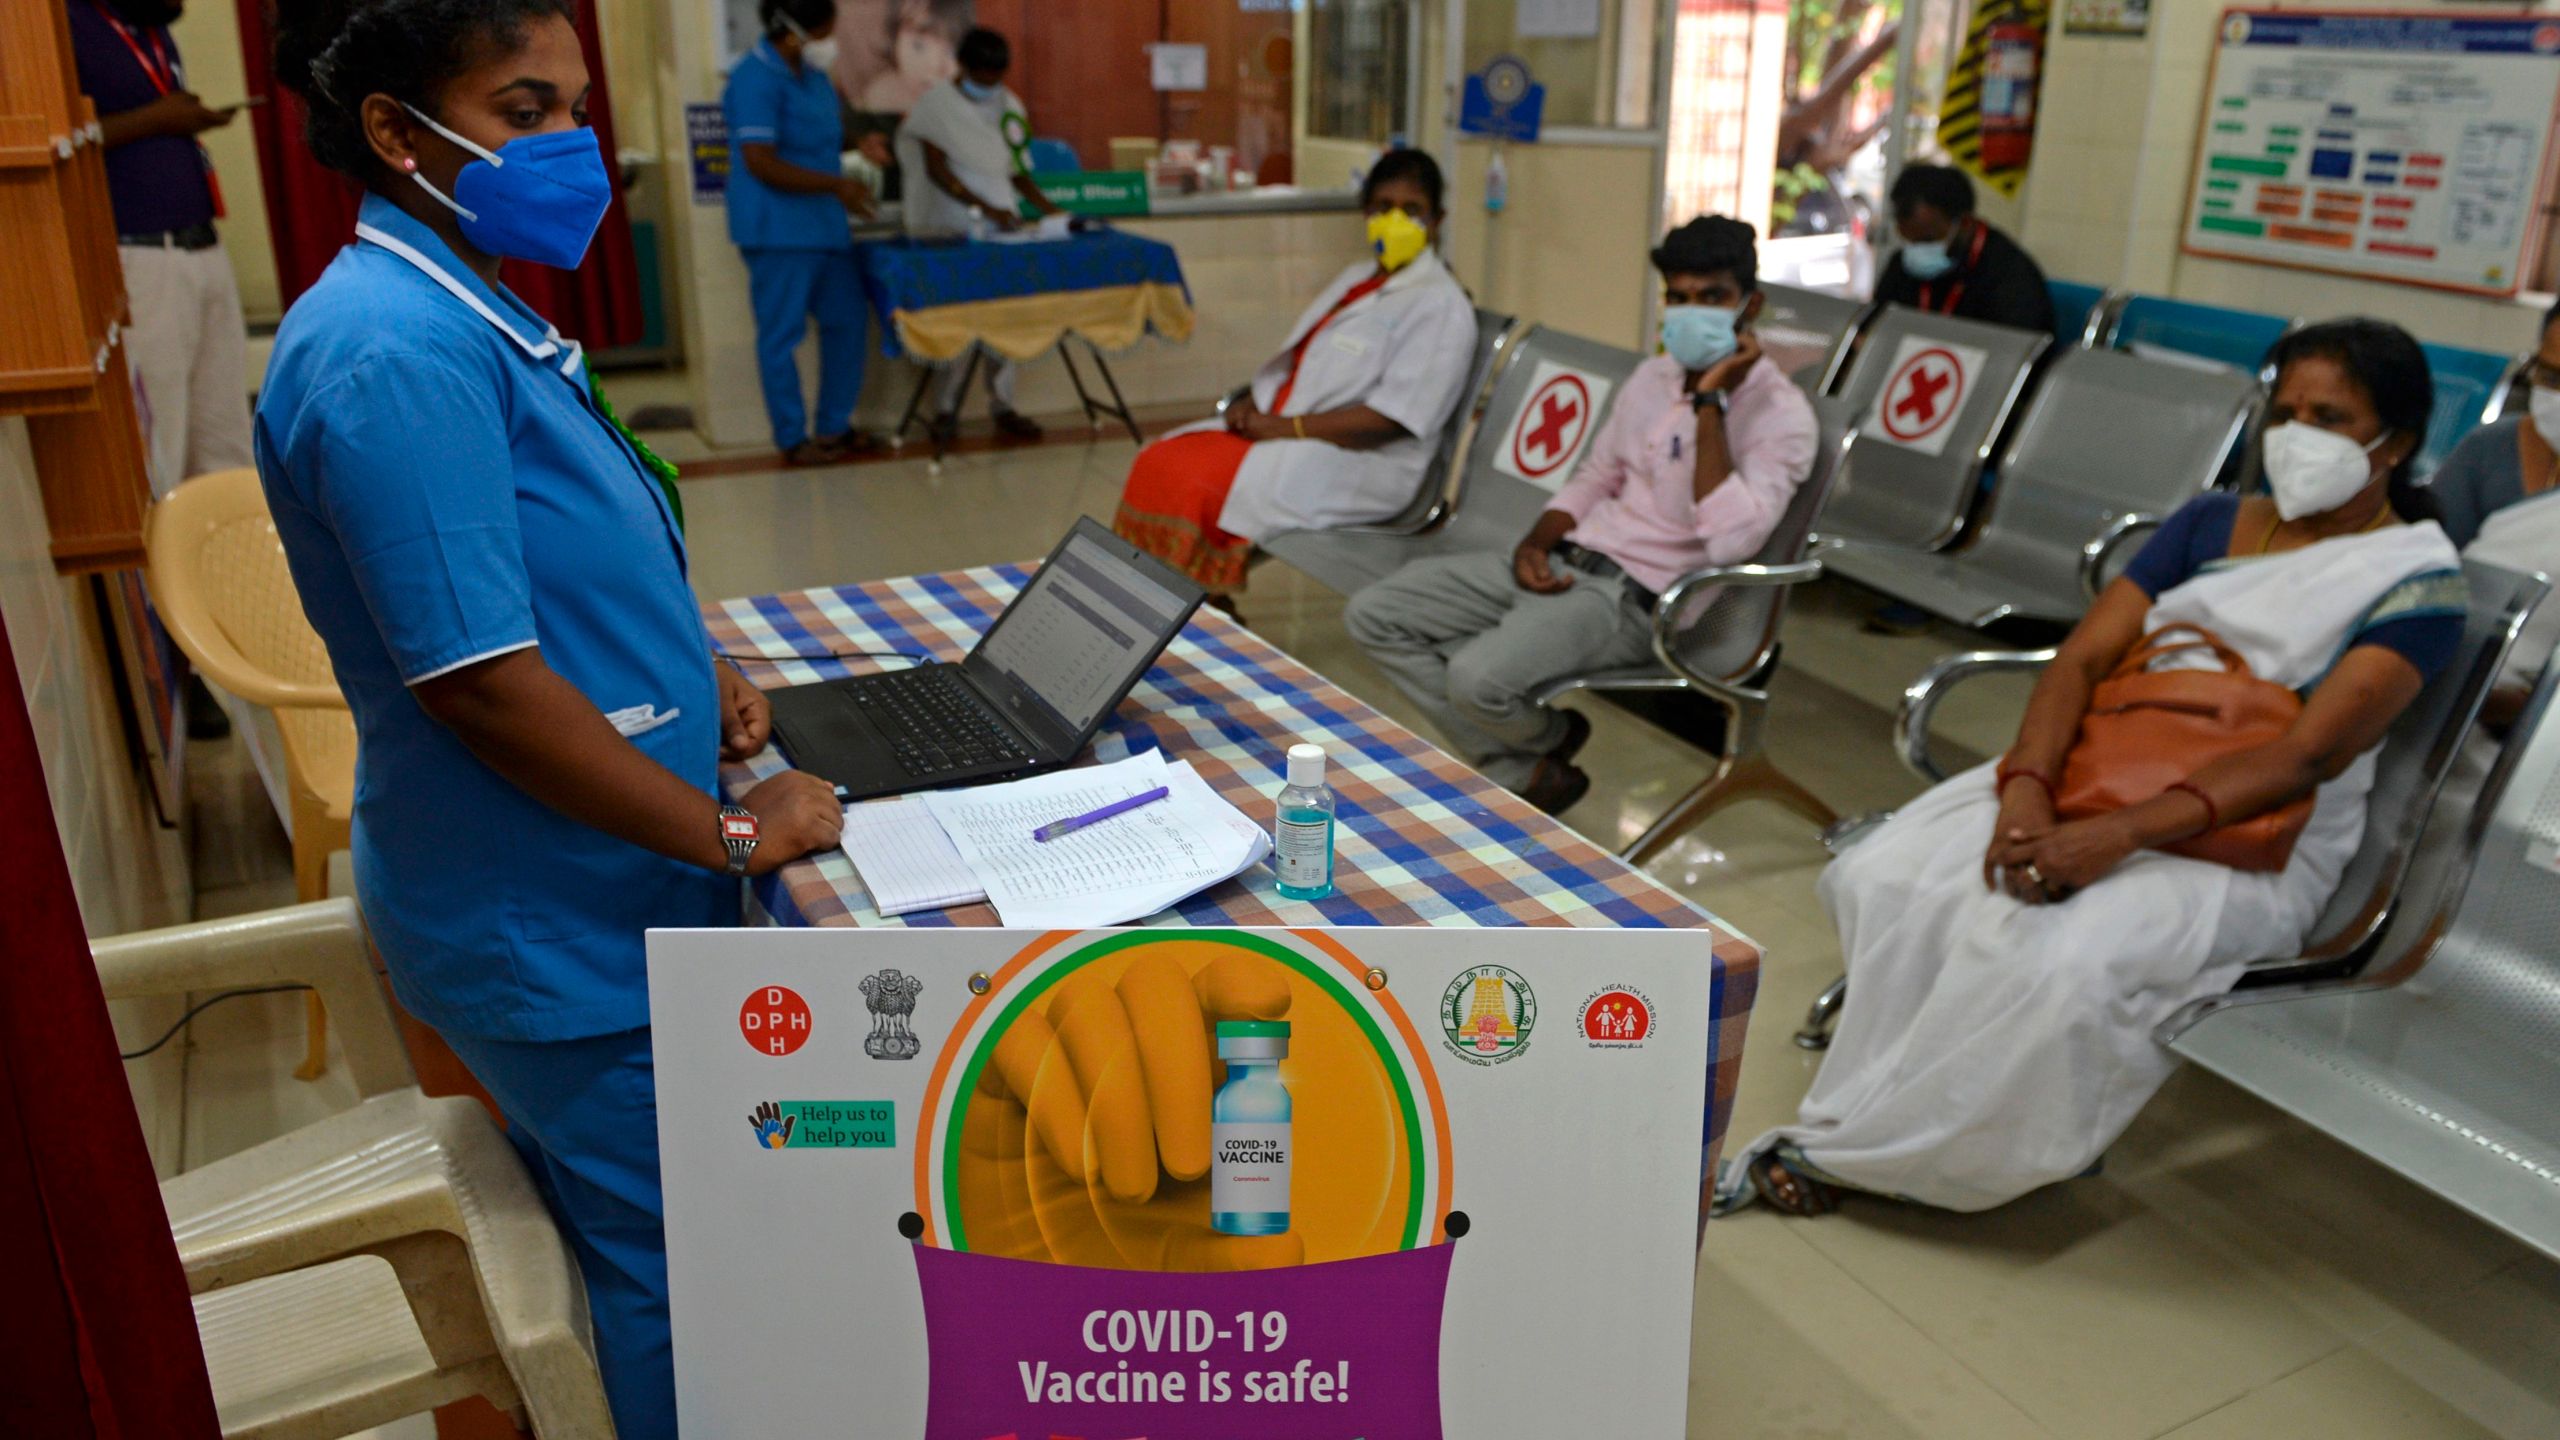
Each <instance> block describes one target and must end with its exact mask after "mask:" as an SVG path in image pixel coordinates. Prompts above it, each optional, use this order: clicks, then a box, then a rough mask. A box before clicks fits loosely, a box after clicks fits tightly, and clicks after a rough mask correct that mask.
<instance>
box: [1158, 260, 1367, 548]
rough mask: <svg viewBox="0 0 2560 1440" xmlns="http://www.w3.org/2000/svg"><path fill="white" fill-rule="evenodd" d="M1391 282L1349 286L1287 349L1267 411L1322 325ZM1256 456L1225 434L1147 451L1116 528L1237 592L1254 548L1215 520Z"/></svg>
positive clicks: (1205, 433) (1204, 434)
mask: <svg viewBox="0 0 2560 1440" xmlns="http://www.w3.org/2000/svg"><path fill="white" fill-rule="evenodd" d="M1386 283H1387V277H1386V276H1385V275H1383V274H1381V275H1372V276H1370V277H1369V278H1368V279H1366V280H1363V281H1361V282H1360V283H1359V284H1357V285H1354V286H1352V287H1351V288H1350V289H1349V290H1347V291H1345V292H1343V296H1342V298H1341V299H1340V300H1337V301H1335V302H1334V305H1333V308H1332V309H1330V310H1328V311H1326V312H1325V313H1324V318H1323V319H1321V320H1318V321H1317V322H1316V323H1315V324H1313V325H1311V326H1309V327H1307V333H1306V335H1305V336H1304V337H1303V338H1301V339H1300V340H1299V341H1298V343H1297V345H1296V346H1295V347H1293V348H1292V349H1291V350H1290V351H1289V373H1288V375H1287V376H1286V377H1285V378H1284V379H1282V380H1281V382H1280V388H1279V390H1278V391H1276V392H1274V393H1273V395H1272V397H1271V412H1270V413H1272V414H1274V415H1278V414H1280V413H1282V411H1283V410H1285V409H1286V408H1287V406H1288V404H1289V392H1290V391H1291V390H1292V389H1294V388H1295V387H1296V386H1297V383H1298V362H1300V361H1301V360H1304V359H1305V358H1306V354H1307V347H1308V346H1309V345H1311V344H1313V343H1314V342H1315V338H1316V336H1317V335H1318V334H1319V333H1321V332H1322V331H1323V330H1324V327H1325V326H1326V325H1328V324H1331V323H1332V321H1333V317H1334V316H1336V315H1339V314H1341V313H1342V312H1343V311H1344V310H1347V309H1349V308H1350V307H1351V305H1352V304H1353V303H1354V302H1356V301H1358V300H1360V299H1361V298H1362V297H1363V296H1366V295H1369V294H1371V293H1373V292H1375V291H1376V290H1377V289H1378V287H1379V286H1381V285H1384V284H1386ZM1252 450H1253V442H1252V441H1250V440H1247V439H1246V438H1244V437H1243V436H1241V435H1238V434H1235V433H1234V432H1232V431H1228V430H1194V431H1188V432H1186V433H1183V434H1180V435H1168V436H1166V437H1165V438H1164V439H1162V440H1158V441H1157V442H1155V443H1154V444H1152V445H1149V446H1147V447H1146V448H1144V449H1142V450H1140V451H1139V452H1138V458H1137V460H1136V461H1135V462H1134V463H1132V464H1131V465H1130V466H1129V478H1128V480H1127V481H1125V482H1123V483H1122V485H1121V487H1120V509H1119V511H1118V513H1117V514H1115V515H1114V516H1113V517H1112V520H1111V528H1112V529H1113V530H1114V531H1117V532H1118V533H1119V535H1120V538H1121V539H1123V540H1126V541H1128V542H1129V543H1130V544H1132V545H1135V546H1137V547H1138V548H1139V549H1141V550H1144V551H1146V552H1147V553H1148V554H1150V555H1153V556H1155V557H1156V558H1157V559H1159V560H1162V561H1164V562H1165V563H1166V564H1168V565H1170V566H1172V567H1173V568H1175V569H1176V570H1179V571H1181V572H1182V573H1183V574H1185V575H1188V576H1190V577H1191V578H1192V579H1193V580H1196V581H1198V582H1199V583H1200V586H1201V588H1203V589H1205V590H1207V591H1209V592H1210V593H1211V594H1215V595H1233V594H1236V593H1237V592H1239V591H1241V590H1243V589H1244V583H1245V569H1246V566H1247V564H1248V563H1249V562H1250V561H1251V560H1252V559H1253V542H1252V541H1250V540H1247V539H1245V538H1244V537H1243V536H1241V535H1232V534H1229V533H1228V532H1227V531H1225V530H1222V529H1220V528H1219V527H1218V516H1219V515H1220V514H1221V513H1223V512H1224V511H1225V510H1226V508H1227V492H1228V491H1230V490H1233V489H1234V488H1235V485H1236V475H1237V472H1239V471H1241V470H1242V469H1243V468H1244V457H1245V456H1246V455H1247V454H1249V453H1251V452H1252Z"/></svg>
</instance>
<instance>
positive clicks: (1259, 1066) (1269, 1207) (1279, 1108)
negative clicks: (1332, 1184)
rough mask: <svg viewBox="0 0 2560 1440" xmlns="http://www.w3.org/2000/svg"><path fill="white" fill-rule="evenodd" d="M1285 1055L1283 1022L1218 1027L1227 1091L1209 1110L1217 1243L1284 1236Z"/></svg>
mask: <svg viewBox="0 0 2560 1440" xmlns="http://www.w3.org/2000/svg"><path fill="white" fill-rule="evenodd" d="M1288 1055H1289V1022H1288V1021H1286V1020H1221V1021H1219V1022H1218V1058H1219V1059H1221V1060H1224V1061H1225V1062H1227V1083H1226V1084H1224V1085H1221V1086H1219V1087H1218V1094H1217V1098H1216V1099H1215V1100H1214V1101H1213V1102H1212V1103H1211V1105H1210V1109H1209V1226H1210V1228H1211V1229H1213V1230H1216V1231H1217V1232H1218V1233H1219V1234H1221V1235H1281V1234H1286V1233H1287V1232H1288V1229H1289V1087H1287V1086H1286V1085H1283V1084H1281V1083H1280V1062H1281V1061H1282V1060H1285V1059H1287V1058H1288Z"/></svg>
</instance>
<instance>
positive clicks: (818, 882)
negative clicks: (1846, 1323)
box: [704, 565, 1760, 1165]
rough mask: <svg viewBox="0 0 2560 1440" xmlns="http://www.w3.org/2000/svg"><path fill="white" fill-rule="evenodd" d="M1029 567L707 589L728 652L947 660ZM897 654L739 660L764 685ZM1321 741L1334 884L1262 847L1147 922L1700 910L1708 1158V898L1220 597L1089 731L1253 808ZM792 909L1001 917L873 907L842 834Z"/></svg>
mask: <svg viewBox="0 0 2560 1440" xmlns="http://www.w3.org/2000/svg"><path fill="white" fill-rule="evenodd" d="M1027 573H1028V567H1025V566H1019V565H1005V566H996V567H991V568H985V569H977V570H958V571H951V572H948V573H944V574H939V575H911V576H907V577H904V578H901V579H896V580H877V581H872V582H870V583H868V584H863V585H848V586H842V587H839V588H836V589H830V590H803V591H800V592H797V593H794V594H785V595H759V596H754V597H752V598H748V599H742V600H724V601H721V602H719V603H718V604H716V605H711V606H708V607H706V608H705V610H704V618H705V619H706V620H707V621H708V622H709V624H710V627H711V634H712V639H713V641H714V642H715V643H716V644H718V645H719V646H720V647H721V648H722V649H724V650H728V651H732V652H735V653H739V654H748V653H755V654H763V655H775V656H779V655H787V654H792V653H795V652H796V653H799V654H803V655H818V654H824V653H825V652H828V651H875V652H909V653H915V654H925V655H932V656H934V657H936V658H939V659H945V660H958V659H959V658H960V657H961V656H963V655H964V654H966V653H967V652H968V650H969V647H970V646H971V645H973V644H975V643H976V642H977V638H978V636H979V635H980V633H982V632H983V631H984V630H985V629H986V628H987V627H988V626H989V625H990V624H992V623H993V622H994V620H995V617H996V615H997V613H998V612H999V611H1001V610H1002V609H1003V608H1004V605H1005V602H1006V601H1007V600H1009V599H1011V598H1012V597H1013V594H1014V592H1015V591H1016V590H1017V589H1019V588H1021V585H1022V581H1023V579H1024V577H1025V575H1026V574H1027ZM899 663H900V662H899V661H896V660H894V659H892V660H864V659H819V660H783V661H779V662H777V663H772V664H762V663H757V662H749V663H748V664H747V666H746V670H747V674H748V678H750V679H751V680H753V681H754V682H755V683H756V684H758V685H760V686H762V687H764V688H766V689H773V688H776V687H778V686H781V685H805V684H809V683H811V682H813V681H819V680H829V679H834V678H837V677H839V676H844V675H850V674H854V673H857V672H859V671H865V670H872V669H879V668H887V667H894V666H896V665H897V664H899ZM1300 741H1313V742H1315V743H1317V744H1320V745H1322V746H1324V748H1325V753H1326V754H1327V756H1328V757H1329V760H1328V763H1327V765H1326V769H1325V776H1326V779H1327V780H1329V781H1330V782H1331V783H1332V785H1333V788H1334V791H1335V793H1336V795H1337V796H1338V797H1339V810H1338V812H1337V820H1338V831H1337V836H1336V840H1335V852H1334V854H1335V859H1334V883H1335V887H1336V889H1335V893H1334V894H1333V895H1332V896H1331V897H1329V898H1327V899H1324V900H1318V901H1299V900H1289V899H1284V898H1282V896H1281V895H1280V894H1279V892H1278V891H1276V890H1275V889H1273V887H1272V876H1271V872H1270V870H1269V868H1268V867H1267V866H1256V867H1255V868H1254V869H1252V870H1249V871H1247V872H1246V873H1245V874H1244V875H1242V876H1239V877H1238V878H1236V879H1234V880H1230V881H1227V882H1226V883H1224V884H1221V885H1218V886H1215V887H1213V888H1211V889H1209V890H1205V891H1202V892H1201V893H1200V894H1198V895H1194V896H1192V897H1191V898H1190V899H1188V900H1186V901H1184V902H1182V904H1180V905H1179V906H1176V907H1175V908H1173V909H1171V910H1168V911H1166V912H1164V913H1162V914H1160V915H1156V916H1154V917H1151V918H1150V919H1149V920H1147V921H1145V922H1144V923H1146V924H1148V925H1154V926H1215V925H1282V926H1295V927H1301V928H1304V927H1323V926H1334V925H1450V926H1477V925H1578V926H1591V927H1603V928H1605V927H1611V926H1615V927H1622V928H1629V929H1635V928H1645V929H1653V928H1674V929H1697V930H1702V931H1704V932H1706V935H1707V937H1709V943H1708V945H1707V946H1706V947H1705V949H1706V952H1707V955H1708V957H1709V958H1711V959H1712V961H1713V963H1714V965H1715V969H1716V978H1715V986H1714V995H1715V1000H1714V1004H1715V1014H1716V1024H1715V1026H1714V1028H1713V1030H1712V1032H1711V1036H1710V1040H1709V1049H1708V1057H1709V1063H1710V1066H1711V1067H1712V1071H1713V1085H1712V1090H1711V1103H1710V1107H1709V1112H1708V1134H1707V1149H1708V1157H1709V1161H1710V1164H1711V1165H1712V1160H1713V1157H1714V1154H1715V1150H1716V1147H1717V1144H1718V1142H1720V1141H1721V1139H1722V1137H1723V1134H1724V1126H1725V1119H1726V1117H1727V1115H1728V1114H1729V1113H1730V1111H1731V1107H1732V1104H1733V1090H1734V1084H1735V1081H1736V1080H1737V1079H1738V1078H1739V1076H1740V1074H1741V1069H1742V1034H1743V1027H1744V1024H1745V1022H1746V1021H1748V1020H1749V1018H1750V1014H1751V1002H1752V997H1753V994H1754V992H1755V990H1756V988H1757V985H1758V981H1759V973H1760V952H1759V950H1758V948H1757V947H1755V946H1754V945H1753V944H1752V943H1751V942H1750V941H1748V940H1745V939H1743V938H1742V937H1740V936H1738V935H1736V934H1734V933H1733V932H1732V931H1731V930H1729V929H1727V928H1726V927H1724V926H1723V925H1721V924H1719V923H1717V921H1716V919H1715V917H1713V916H1712V915H1709V914H1708V913H1706V912H1705V911H1703V910H1701V909H1699V908H1698V907H1696V906H1695V905H1692V904H1690V903H1689V902H1688V901H1687V900H1684V899H1682V898H1681V897H1680V896H1678V895H1677V894H1674V893H1673V892H1671V891H1670V890H1667V889H1665V888H1663V887H1662V886H1661V885H1658V884H1656V883H1655V882H1654V881H1653V880H1651V879H1650V878H1648V877H1647V876H1646V875H1644V874H1643V872H1641V871H1638V870H1633V869H1630V868H1629V867H1628V866H1627V865H1625V864H1624V863H1622V862H1621V861H1620V860H1619V859H1618V858H1617V857H1616V856H1614V855H1611V854H1609V853H1608V852H1607V851H1605V850H1602V849H1601V848H1600V847H1598V846H1596V845H1594V844H1592V843H1591V842H1590V841H1588V840H1585V839H1583V838H1582V837H1581V836H1579V835H1577V834H1575V833H1574V832H1573V831H1571V830H1568V829H1566V828H1565V827H1564V826H1562V825H1560V824H1558V823H1556V822H1555V821H1554V820H1552V819H1549V818H1548V817H1547V816H1545V815H1542V814H1540V813H1538V812H1537V811H1536V810H1533V809H1531V808H1530V807H1529V806H1528V804H1527V803H1525V802H1524V801H1522V800H1521V799H1520V798H1519V797H1518V796H1515V795H1513V794H1511V793H1510V792H1509V791H1506V790H1504V789H1502V788H1501V787H1499V786H1497V785H1495V784H1494V783H1493V782H1492V781H1490V780H1487V779H1485V778H1484V777H1483V776H1481V775H1478V774H1477V773H1475V772H1474V771H1473V770H1470V769H1468V768H1467V767H1466V766H1465V765H1464V764H1462V763H1460V762H1459V761H1457V760H1455V759H1453V758H1451V757H1450V756H1448V755H1446V754H1443V753H1442V752H1441V751H1439V750H1438V749H1436V748H1434V747H1433V746H1432V745H1430V744H1429V743H1428V742H1426V741H1425V740H1423V738H1422V737H1421V736H1419V735H1416V734H1414V733H1413V732H1412V731H1410V730H1408V729H1406V728H1404V727H1403V726H1402V725H1399V724H1397V723H1396V722H1395V721H1393V720H1390V719H1388V718H1387V717H1386V716H1384V715H1381V714H1379V713H1378V712H1377V711H1375V710H1372V709H1370V708H1369V707H1368V706H1366V705H1363V704H1361V703H1360V702H1359V701H1358V700H1355V699H1353V698H1352V697H1351V696H1350V695H1349V694H1347V693H1345V692H1344V691H1343V690H1342V689H1341V688H1340V687H1339V686H1337V685H1335V684H1334V683H1333V682H1332V681H1329V680H1327V679H1325V678H1324V677H1323V676H1321V675H1318V674H1317V673H1315V672H1314V671H1313V670H1310V669H1308V668H1307V667H1306V666H1305V665H1303V664H1301V663H1299V662H1298V661H1297V660H1295V659H1292V658H1291V657H1290V656H1288V655H1287V654H1284V653H1283V652H1281V651H1280V650H1278V649H1276V648H1274V647H1273V646H1272V645H1271V644H1270V643H1269V642H1267V641H1265V640H1263V639H1262V638H1261V637H1259V636H1257V635H1255V634H1254V633H1253V632H1252V631H1250V630H1247V629H1245V628H1243V627H1242V626H1239V625H1237V624H1236V623H1235V622H1234V621H1232V620H1229V619H1227V618H1226V617H1225V616H1223V615H1220V614H1218V613H1216V612H1215V611H1211V610H1202V611H1201V612H1200V613H1199V615H1198V616H1197V617H1195V618H1194V619H1193V620H1192V622H1191V624H1190V626H1189V627H1188V628H1186V629H1185V630H1184V631H1183V632H1182V634H1181V636H1180V637H1179V638H1177V639H1176V640H1175V641H1174V642H1173V645H1172V646H1171V647H1170V648H1169V649H1167V650H1166V651H1165V653H1164V656H1163V658H1161V659H1160V660H1158V661H1157V662H1156V666H1155V668H1154V669H1152V670H1149V671H1148V672H1147V674H1146V677H1145V678H1144V679H1142V680H1140V681H1139V682H1138V685H1137V688H1136V689H1134V690H1132V691H1130V693H1129V698H1128V699H1127V700H1125V701H1122V702H1121V705H1120V708H1119V710H1118V712H1117V713H1115V714H1114V715H1113V716H1112V717H1111V719H1110V721H1109V723H1107V724H1106V725H1105V726H1104V727H1103V730H1102V733H1101V734H1100V735H1099V736H1097V737H1095V740H1094V743H1093V749H1092V753H1093V758H1094V759H1095V760H1097V761H1111V760H1118V759H1122V758H1124V757H1126V756H1127V755H1128V754H1130V752H1132V751H1135V750H1144V749H1148V748H1151V747H1152V748H1160V749H1162V750H1163V751H1164V752H1165V754H1166V755H1167V757H1168V758H1178V759H1185V760H1189V761H1190V762H1191V764H1192V766H1193V768H1195V769H1197V770H1198V771H1199V772H1200V777H1201V778H1202V779H1204V780H1206V781H1208V782H1209V784H1210V785H1211V786H1213V787H1215V788H1216V789H1217V791H1218V792H1219V793H1220V794H1222V795H1224V796H1225V797H1226V798H1227V799H1228V801H1229V802H1231V803H1232V804H1234V805H1235V806H1236V807H1237V808H1238V809H1241V810H1242V811H1244V813H1246V814H1247V815H1251V816H1255V817H1257V818H1263V817H1266V816H1267V814H1268V812H1269V810H1270V808H1271V799H1270V797H1271V796H1272V795H1273V794H1275V793H1277V792H1278V790H1279V788H1280V785H1281V782H1282V778H1283V773H1282V772H1283V770H1284V768H1285V766H1284V758H1283V757H1284V756H1285V755H1286V753H1287V751H1288V748H1289V746H1291V745H1292V744H1295V743H1298V742H1300ZM783 768H784V764H783V761H782V759H781V757H780V756H779V755H777V754H775V753H774V752H773V751H772V750H767V751H766V752H765V753H764V754H763V755H760V756H758V757H756V758H755V759H754V760H752V761H749V762H747V763H746V764H743V765H732V766H730V767H728V769H727V771H726V772H725V774H724V780H725V782H726V783H727V785H728V786H729V789H730V793H731V794H732V795H733V796H734V795H739V794H743V793H744V792H745V791H746V790H747V788H748V787H750V786H752V785H753V784H754V783H755V782H756V781H757V780H760V779H762V778H764V777H765V776H767V775H771V774H774V773H776V772H778V771H780V770H782V769H783ZM756 895H757V898H758V900H759V901H761V902H762V904H763V905H764V908H765V909H766V910H767V911H768V912H769V913H770V914H771V915H772V916H773V917H774V918H775V919H776V920H777V921H779V922H780V923H782V924H785V925H866V926H871V925H994V924H996V923H998V922H997V919H996V914H995V910H994V908H993V907H991V906H987V905H972V906H967V907H965V908H962V909H957V910H944V911H927V912H922V913H919V914H913V915H906V916H901V917H898V918H895V919H890V918H886V917H883V916H882V915H881V914H880V913H879V912H878V911H876V910H874V909H872V908H871V902H870V897H869V896H868V895H867V894H866V893H864V890H863V887H862V879H861V877H860V876H859V875H857V874H856V873H855V872H854V868H853V864H852V862H851V861H849V860H847V859H846V858H845V857H844V854H843V852H842V851H830V852H828V853H826V854H824V855H821V856H818V857H816V858H814V859H809V860H802V861H797V862H795V863H793V864H790V865H787V866H784V867H783V868H782V869H781V870H779V871H777V872H775V873H774V874H772V875H769V876H766V877H765V878H764V879H763V880H761V881H760V882H758V884H757V887H756Z"/></svg>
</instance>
